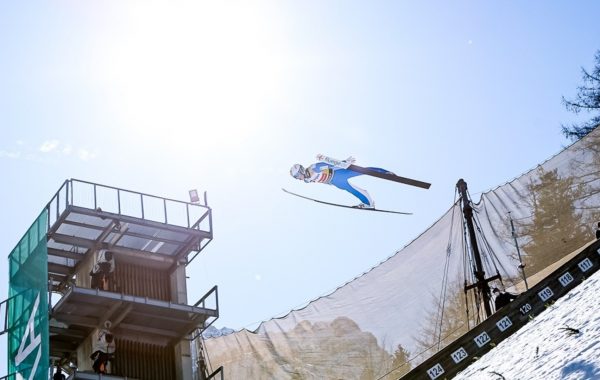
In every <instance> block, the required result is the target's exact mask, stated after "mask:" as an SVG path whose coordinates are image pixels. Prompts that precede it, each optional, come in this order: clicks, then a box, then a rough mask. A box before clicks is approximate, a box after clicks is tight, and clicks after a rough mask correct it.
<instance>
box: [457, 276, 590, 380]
mask: <svg viewBox="0 0 600 380" xmlns="http://www.w3.org/2000/svg"><path fill="white" fill-rule="evenodd" d="M571 329H575V330H571ZM455 379H461V380H466V379H469V380H486V379H494V380H498V379H505V380H518V379H520V380H534V379H539V380H551V379H560V380H575V379H578V380H592V379H600V271H599V272H597V273H595V274H594V275H593V276H591V277H590V278H589V279H587V280H585V281H584V282H583V283H581V284H580V285H579V286H578V287H577V288H575V289H573V290H572V291H570V292H569V293H568V294H567V295H565V296H564V297H562V298H561V299H559V300H558V301H556V303H555V304H554V305H552V306H550V307H549V308H548V309H546V311H544V312H543V313H541V314H540V315H538V316H537V317H535V319H534V320H533V321H531V322H529V323H528V324H527V325H525V326H524V327H523V328H522V329H521V330H520V331H518V332H516V333H515V334H513V335H512V336H511V337H509V338H507V339H506V340H504V341H503V342H501V343H500V344H498V347H496V348H494V349H493V350H491V351H490V352H488V353H487V354H485V355H483V356H482V357H481V358H480V359H479V360H477V361H476V362H475V363H474V364H473V365H471V366H470V367H469V368H467V369H465V370H464V371H462V372H461V373H459V374H458V375H457V376H456V377H455Z"/></svg>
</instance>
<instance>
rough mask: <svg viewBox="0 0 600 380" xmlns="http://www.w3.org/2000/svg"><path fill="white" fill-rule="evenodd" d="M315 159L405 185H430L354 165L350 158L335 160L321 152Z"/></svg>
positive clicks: (423, 187) (424, 186)
mask: <svg viewBox="0 0 600 380" xmlns="http://www.w3.org/2000/svg"><path fill="white" fill-rule="evenodd" d="M317 160H319V161H322V162H326V163H328V164H331V165H333V166H336V167H339V168H343V169H348V170H352V171H355V172H357V173H361V174H366V175H370V176H372V177H378V178H383V179H387V180H388V181H394V182H399V183H403V184H405V185H410V186H416V187H420V188H422V189H429V187H431V184H430V183H427V182H423V181H417V180H416V179H411V178H406V177H400V176H399V175H396V174H394V173H391V172H387V173H382V172H379V171H373V170H371V169H369V168H364V167H362V166H358V165H354V164H353V163H352V162H353V161H352V160H344V161H340V160H336V159H334V158H331V157H327V156H325V155H322V154H318V155H317Z"/></svg>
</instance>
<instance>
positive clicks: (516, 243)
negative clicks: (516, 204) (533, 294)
mask: <svg viewBox="0 0 600 380" xmlns="http://www.w3.org/2000/svg"><path fill="white" fill-rule="evenodd" d="M508 217H509V219H510V230H511V234H512V237H513V239H514V241H515V247H517V254H518V255H519V269H521V274H522V275H523V281H524V282H525V289H526V290H529V284H527V276H526V275H525V265H524V264H523V259H522V258H521V250H520V249H519V243H518V242H517V233H516V232H515V224H514V223H513V219H512V215H511V214H510V211H509V212H508Z"/></svg>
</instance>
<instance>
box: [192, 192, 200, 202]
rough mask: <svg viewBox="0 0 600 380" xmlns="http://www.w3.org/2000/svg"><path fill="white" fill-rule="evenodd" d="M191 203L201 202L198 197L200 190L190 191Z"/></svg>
mask: <svg viewBox="0 0 600 380" xmlns="http://www.w3.org/2000/svg"><path fill="white" fill-rule="evenodd" d="M190 202H192V203H198V202H200V197H199V196H198V190H196V189H193V190H190Z"/></svg>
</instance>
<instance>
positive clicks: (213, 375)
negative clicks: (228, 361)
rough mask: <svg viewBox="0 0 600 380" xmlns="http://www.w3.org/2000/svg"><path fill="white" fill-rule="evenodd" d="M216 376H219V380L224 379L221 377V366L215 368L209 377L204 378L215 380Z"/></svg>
mask: <svg viewBox="0 0 600 380" xmlns="http://www.w3.org/2000/svg"><path fill="white" fill-rule="evenodd" d="M217 375H221V376H220V377H219V379H220V380H223V379H224V378H225V377H224V375H223V366H220V367H219V368H217V370H216V371H215V372H213V373H211V374H210V376H208V377H207V378H206V380H211V379H213V378H215V379H216V377H217Z"/></svg>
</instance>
